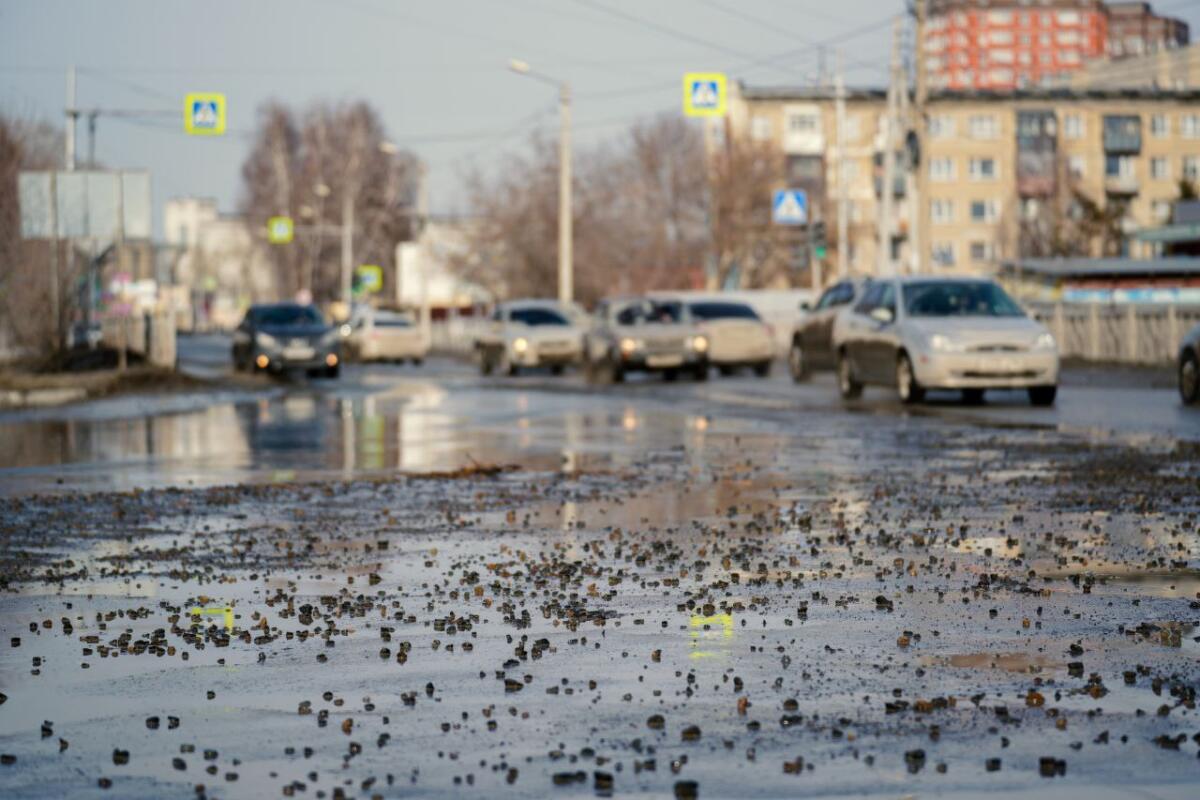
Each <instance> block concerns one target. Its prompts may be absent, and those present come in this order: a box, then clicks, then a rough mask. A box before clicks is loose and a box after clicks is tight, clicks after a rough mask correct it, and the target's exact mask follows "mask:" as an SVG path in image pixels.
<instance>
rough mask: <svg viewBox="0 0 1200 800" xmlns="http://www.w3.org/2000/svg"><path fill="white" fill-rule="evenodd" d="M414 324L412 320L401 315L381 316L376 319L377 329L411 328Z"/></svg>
mask: <svg viewBox="0 0 1200 800" xmlns="http://www.w3.org/2000/svg"><path fill="white" fill-rule="evenodd" d="M412 324H413V323H412V320H411V319H409V318H408V317H402V316H399V315H397V316H387V317H385V316H383V315H379V316H377V317H375V327H376V328H411V327H412Z"/></svg>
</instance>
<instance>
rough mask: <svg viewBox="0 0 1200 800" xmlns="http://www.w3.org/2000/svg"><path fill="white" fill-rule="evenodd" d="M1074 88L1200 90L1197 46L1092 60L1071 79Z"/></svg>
mask: <svg viewBox="0 0 1200 800" xmlns="http://www.w3.org/2000/svg"><path fill="white" fill-rule="evenodd" d="M1071 86H1072V88H1075V89H1200V45H1195V44H1192V45H1187V46H1183V47H1175V48H1172V49H1169V50H1167V49H1160V50H1155V51H1153V52H1150V53H1146V54H1145V55H1140V56H1127V57H1124V58H1106V59H1103V60H1100V61H1093V62H1092V63H1090V64H1088V65H1087V66H1086V67H1084V68H1083V69H1082V70H1080V71H1079V72H1076V73H1075V74H1074V75H1072V76H1071Z"/></svg>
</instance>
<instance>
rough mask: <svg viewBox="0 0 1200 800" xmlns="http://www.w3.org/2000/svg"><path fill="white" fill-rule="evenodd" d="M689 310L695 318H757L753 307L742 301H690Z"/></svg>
mask: <svg viewBox="0 0 1200 800" xmlns="http://www.w3.org/2000/svg"><path fill="white" fill-rule="evenodd" d="M690 308H691V312H692V315H693V316H694V317H696V319H699V320H711V319H754V320H756V319H758V314H755V313H754V309H753V308H751V307H750V306H748V305H745V304H744V303H692V305H691V307H690Z"/></svg>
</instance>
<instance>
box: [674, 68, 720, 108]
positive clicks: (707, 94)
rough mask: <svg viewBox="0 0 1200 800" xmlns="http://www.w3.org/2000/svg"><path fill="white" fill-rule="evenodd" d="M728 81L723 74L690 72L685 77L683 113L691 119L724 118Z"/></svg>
mask: <svg viewBox="0 0 1200 800" xmlns="http://www.w3.org/2000/svg"><path fill="white" fill-rule="evenodd" d="M726 86H727V83H726V80H725V75H724V73H721V72H689V73H687V74H686V75H684V76H683V113H684V114H687V115H688V116H689V117H723V116H725V108H726V106H727V100H728V93H727V92H726Z"/></svg>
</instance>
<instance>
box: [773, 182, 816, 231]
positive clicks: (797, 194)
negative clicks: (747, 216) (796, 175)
mask: <svg viewBox="0 0 1200 800" xmlns="http://www.w3.org/2000/svg"><path fill="white" fill-rule="evenodd" d="M771 221H772V222H774V223H775V224H776V225H807V224H808V194H807V193H805V191H804V190H803V189H780V190H779V191H777V192H775V198H774V200H773V201H772V203H771Z"/></svg>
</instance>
